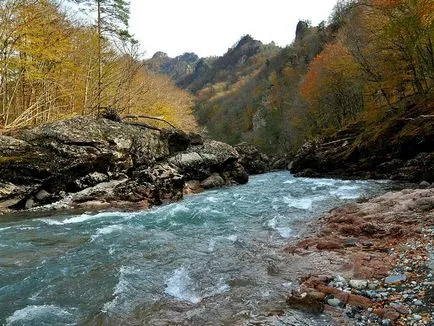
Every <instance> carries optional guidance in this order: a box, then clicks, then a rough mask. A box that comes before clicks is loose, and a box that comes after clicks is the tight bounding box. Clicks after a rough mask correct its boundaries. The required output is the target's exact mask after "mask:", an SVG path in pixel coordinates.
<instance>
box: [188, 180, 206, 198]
mask: <svg viewBox="0 0 434 326" xmlns="http://www.w3.org/2000/svg"><path fill="white" fill-rule="evenodd" d="M201 190H203V188H202V186H201V184H200V181H199V180H189V181H187V182H186V183H185V186H184V194H185V195H188V194H195V193H198V192H201Z"/></svg>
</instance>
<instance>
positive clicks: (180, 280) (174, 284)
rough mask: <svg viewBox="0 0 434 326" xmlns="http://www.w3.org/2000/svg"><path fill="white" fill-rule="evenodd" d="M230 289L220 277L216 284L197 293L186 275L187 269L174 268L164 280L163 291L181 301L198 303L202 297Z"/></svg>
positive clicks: (192, 282)
mask: <svg viewBox="0 0 434 326" xmlns="http://www.w3.org/2000/svg"><path fill="white" fill-rule="evenodd" d="M229 290H230V287H229V285H227V284H226V283H225V282H224V280H223V279H220V280H219V281H218V282H217V284H215V285H212V286H209V287H207V288H205V289H204V290H203V291H202V292H203V293H202V295H200V294H198V293H197V290H196V289H195V284H194V281H193V280H192V279H191V277H190V276H189V275H188V271H187V270H186V269H185V268H184V267H181V268H178V269H176V270H175V271H174V272H173V273H172V275H171V276H170V277H169V278H168V279H167V281H166V289H165V291H164V292H165V293H166V294H168V295H170V296H172V297H174V298H176V299H180V300H183V301H188V302H191V303H193V304H198V303H199V302H201V301H202V300H203V299H205V298H208V297H211V296H214V295H217V294H220V293H223V292H227V291H229Z"/></svg>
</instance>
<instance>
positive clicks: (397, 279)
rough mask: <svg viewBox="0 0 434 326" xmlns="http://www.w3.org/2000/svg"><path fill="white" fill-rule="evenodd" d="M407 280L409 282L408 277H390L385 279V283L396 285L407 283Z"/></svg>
mask: <svg viewBox="0 0 434 326" xmlns="http://www.w3.org/2000/svg"><path fill="white" fill-rule="evenodd" d="M406 280H407V276H405V275H402V274H401V275H392V276H388V277H386V278H385V279H384V282H385V283H391V284H396V283H401V282H405V281H406Z"/></svg>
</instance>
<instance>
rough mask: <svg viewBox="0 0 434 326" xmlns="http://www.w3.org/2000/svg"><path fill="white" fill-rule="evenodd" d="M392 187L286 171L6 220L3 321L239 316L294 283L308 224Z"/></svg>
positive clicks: (167, 321)
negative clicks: (92, 209) (170, 197)
mask: <svg viewBox="0 0 434 326" xmlns="http://www.w3.org/2000/svg"><path fill="white" fill-rule="evenodd" d="M388 187H390V184H389V183H388V182H385V181H342V180H332V179H307V178H294V177H293V176H291V175H290V174H289V173H286V172H278V173H269V174H264V175H260V176H255V177H252V178H251V180H250V182H249V183H248V184H247V185H243V186H237V187H230V188H223V189H219V190H213V191H207V192H203V193H201V194H198V195H192V196H188V197H186V198H185V199H184V200H183V201H181V202H177V203H174V204H170V205H165V206H160V207H156V208H153V209H151V210H146V211H140V212H134V213H131V212H104V213H97V214H90V213H89V214H80V215H69V216H65V215H62V216H47V217H38V218H35V217H33V218H27V219H25V220H19V221H9V222H2V223H0V324H5V325H77V324H78V325H82V324H88V325H94V324H108V325H110V324H111V325H124V324H127V325H135V324H138V325H175V324H176V325H178V324H182V325H234V324H238V323H242V322H243V321H246V320H248V319H249V318H252V316H255V314H260V313H261V311H262V310H263V309H264V307H273V304H276V303H277V302H282V300H283V299H282V298H284V294H285V293H287V292H288V291H289V290H290V289H291V288H292V286H293V284H294V282H295V281H296V275H294V274H293V273H292V272H291V269H290V268H288V266H291V264H301V263H300V261H297V262H295V261H291V259H295V258H291V256H290V255H288V254H285V253H284V252H283V251H282V248H283V246H284V245H285V243H287V242H288V241H289V240H291V239H294V238H295V237H297V233H298V232H299V230H300V229H301V228H303V226H304V225H305V224H306V222H308V221H309V220H310V219H312V217H314V216H316V215H318V214H319V213H321V212H324V211H327V210H329V209H331V208H333V207H336V206H338V205H341V204H343V203H345V202H349V201H354V200H356V199H357V198H359V197H361V196H370V195H375V194H378V193H382V192H384V191H385V190H386V189H387V188H388ZM300 268H304V267H303V266H300ZM306 318H310V317H306ZM312 318H313V317H312ZM307 324H315V322H314V319H312V320H311V322H309V323H307ZM317 324H321V322H318V323H317Z"/></svg>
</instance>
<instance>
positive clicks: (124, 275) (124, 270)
mask: <svg viewBox="0 0 434 326" xmlns="http://www.w3.org/2000/svg"><path fill="white" fill-rule="evenodd" d="M138 272H140V270H137V269H135V268H134V267H131V266H122V267H121V269H120V270H119V281H118V283H117V284H116V286H115V289H114V291H113V297H114V299H113V300H112V301H109V302H106V303H105V304H104V306H103V308H102V309H101V311H102V312H107V311H110V310H112V309H114V308H115V307H116V306H117V305H118V304H119V303H120V300H121V296H122V295H123V294H124V293H128V292H129V287H130V282H129V281H128V276H129V275H134V274H137V273H138Z"/></svg>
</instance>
